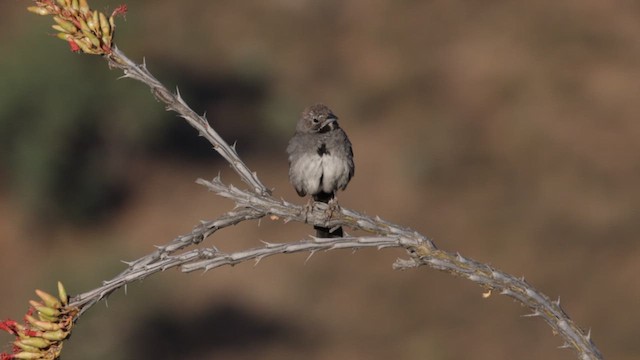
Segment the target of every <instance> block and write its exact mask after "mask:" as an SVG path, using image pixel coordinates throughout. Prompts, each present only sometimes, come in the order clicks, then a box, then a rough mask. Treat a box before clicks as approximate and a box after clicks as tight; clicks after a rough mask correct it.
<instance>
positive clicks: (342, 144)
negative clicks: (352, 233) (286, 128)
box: [287, 104, 355, 238]
mask: <svg viewBox="0 0 640 360" xmlns="http://www.w3.org/2000/svg"><path fill="white" fill-rule="evenodd" d="M287 153H288V155H289V181H290V182H291V184H292V185H293V187H294V188H295V190H296V192H297V193H298V195H300V196H301V197H304V196H306V195H311V196H312V198H313V200H314V201H316V202H323V203H326V204H328V205H329V207H328V210H329V216H330V214H331V213H332V212H333V211H334V210H335V208H336V207H337V198H336V192H337V191H338V190H345V189H346V188H347V184H349V181H350V180H351V178H352V177H353V175H354V173H355V165H354V162H353V149H352V148H351V142H350V141H349V137H347V134H346V133H345V132H344V130H342V128H340V125H338V117H337V116H336V115H335V114H334V113H333V111H331V109H329V107H327V106H326V105H324V104H315V105H311V106H309V107H307V108H306V109H304V111H303V112H302V114H301V116H300V119H299V120H298V123H297V124H296V130H295V133H294V135H293V137H292V138H291V140H290V141H289V144H288V146H287ZM312 206H313V204H312V203H311V200H309V203H308V205H307V210H308V209H309V208H311V207H312ZM314 228H315V229H316V236H317V237H320V238H333V237H343V236H344V232H343V231H342V227H338V228H335V229H333V231H332V229H329V228H326V227H323V226H314Z"/></svg>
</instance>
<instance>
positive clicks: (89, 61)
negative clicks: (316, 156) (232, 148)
mask: <svg viewBox="0 0 640 360" xmlns="http://www.w3.org/2000/svg"><path fill="white" fill-rule="evenodd" d="M28 5H30V2H29V1H3V2H2V3H0V30H1V31H0V54H2V56H0V273H1V274H3V275H2V281H1V283H0V284H1V285H0V286H1V287H2V296H0V309H1V310H2V312H1V314H0V317H4V318H6V317H12V318H20V317H21V314H23V313H24V311H25V309H26V306H27V300H28V299H30V298H33V296H34V295H33V289H34V288H36V287H38V288H43V289H45V290H50V291H53V289H54V286H55V281H56V280H62V281H63V282H64V283H65V284H66V285H67V288H68V289H69V291H70V292H72V293H76V292H82V291H86V290H88V289H91V288H93V287H95V286H97V285H98V284H99V283H100V281H102V280H104V279H108V278H110V277H111V276H113V275H115V274H117V273H118V272H119V271H121V270H122V269H123V267H124V265H123V264H122V263H120V260H131V259H135V258H137V257H139V256H142V255H143V254H146V253H148V252H150V251H152V249H153V247H152V246H153V245H154V244H161V243H165V242H167V241H169V240H171V239H173V238H174V237H176V236H178V235H180V234H184V233H187V232H189V231H190V230H191V228H192V227H193V226H194V225H196V224H197V223H198V221H199V220H200V219H213V218H215V217H216V216H217V215H219V214H221V213H222V212H224V211H226V210H228V209H230V208H231V207H232V204H231V203H230V202H229V201H226V200H223V199H220V198H218V197H216V196H215V195H214V194H212V193H208V192H207V191H206V190H205V189H204V188H202V187H200V186H198V185H196V184H195V183H194V180H195V179H196V178H198V177H204V178H211V177H214V176H215V175H216V174H218V172H222V176H223V179H224V180H227V181H229V182H233V183H234V184H236V185H238V186H242V183H241V182H240V181H239V180H238V179H237V177H236V176H235V175H234V174H233V173H232V171H231V170H230V169H229V168H228V166H227V165H226V164H224V163H223V162H222V161H221V159H220V157H219V156H218V155H217V154H216V153H215V152H214V151H212V150H210V146H209V145H207V143H206V142H205V141H204V140H203V139H202V138H199V137H197V136H196V133H195V132H194V131H193V130H191V129H190V128H189V127H188V126H187V125H186V124H185V123H184V122H183V121H182V120H180V119H178V118H176V116H175V115H174V114H169V113H165V112H164V111H163V109H162V106H161V105H160V104H159V103H157V102H156V101H155V100H153V98H152V97H151V95H150V94H149V91H148V89H147V88H146V87H145V86H143V85H141V84H139V83H136V82H133V81H131V80H116V78H117V77H118V76H120V73H119V72H117V71H109V70H108V69H107V67H106V63H105V62H104V61H102V60H101V59H100V58H99V57H91V56H81V55H77V54H72V53H70V52H69V51H68V47H67V45H66V44H65V43H63V42H62V41H59V40H57V39H55V38H54V37H52V36H48V35H49V34H52V33H53V30H51V29H50V28H49V26H50V23H51V19H49V18H45V17H38V16H35V15H33V14H30V13H27V12H26V11H25V7H26V6H28ZM92 5H93V7H95V8H98V9H106V8H109V9H113V8H114V7H115V6H117V5H119V3H115V2H106V1H94V2H93V3H92ZM128 5H129V13H128V14H127V17H126V21H125V20H123V19H119V21H118V30H117V34H116V40H117V41H116V42H117V44H118V45H119V47H120V48H121V49H123V50H124V52H125V53H127V54H128V55H129V56H130V57H131V58H134V59H136V60H138V61H141V60H142V58H143V57H146V60H147V64H148V66H149V68H150V70H151V71H152V72H153V73H154V74H155V75H157V77H158V78H159V79H161V81H163V82H164V83H165V84H166V85H168V86H169V87H174V86H179V87H180V90H181V92H182V94H183V96H184V98H185V99H186V100H187V102H188V103H190V104H191V105H192V106H193V107H194V109H196V110H197V111H199V112H207V114H208V117H209V119H210V121H211V123H212V124H213V126H214V127H215V128H216V129H218V130H219V132H220V133H221V134H222V135H223V136H224V138H225V139H227V140H228V141H230V142H233V141H234V140H237V141H238V149H239V152H240V154H241V156H243V158H244V159H245V160H246V162H247V163H248V165H249V166H250V167H252V168H253V169H255V170H257V172H258V174H259V176H260V178H261V179H262V180H263V181H264V182H265V183H266V184H267V185H268V186H271V187H273V188H275V195H276V196H279V197H280V196H281V197H284V198H286V199H287V200H290V201H294V202H298V203H303V202H304V201H305V200H303V199H299V198H298V197H297V195H295V192H294V191H292V189H291V188H290V185H289V184H288V183H287V159H286V154H285V152H284V149H285V147H286V143H287V141H288V138H289V137H290V136H291V135H292V132H293V128H294V123H295V121H296V119H297V116H298V114H299V112H300V111H301V110H302V108H304V107H305V106H307V105H309V104H311V103H314V102H317V101H322V102H325V103H327V104H329V105H330V106H331V107H332V108H333V110H334V111H335V112H336V113H337V114H338V116H339V117H340V119H341V124H342V126H343V128H344V129H346V131H347V132H348V134H349V136H350V137H351V140H352V142H353V145H354V151H355V156H356V168H357V171H356V176H355V178H354V179H353V180H352V182H351V184H350V186H349V188H348V189H347V191H346V192H345V193H343V194H342V195H340V201H341V204H342V205H343V206H345V207H349V208H353V209H356V210H359V211H363V212H365V213H367V214H370V215H380V216H381V217H383V218H385V219H388V220H390V221H393V222H397V223H399V224H403V225H407V226H410V227H412V228H414V229H416V230H418V231H420V232H422V233H424V234H426V235H428V236H430V237H432V238H433V239H434V240H435V241H436V243H437V244H438V245H439V246H440V247H441V248H443V249H446V250H449V251H459V252H460V253H462V254H464V255H465V256H468V257H472V258H475V259H477V260H480V261H483V262H487V263H490V264H492V265H494V266H496V267H497V268H499V269H502V270H504V271H507V272H509V273H512V274H514V275H518V276H519V275H524V276H525V277H526V278H527V280H528V281H529V282H530V283H531V284H533V285H534V286H535V287H537V288H538V289H540V290H541V291H543V292H544V293H545V294H547V295H549V296H550V297H552V298H555V297H557V296H560V297H561V298H562V304H563V306H564V308H565V310H566V311H567V312H568V313H569V315H570V316H571V317H572V319H573V320H574V321H575V322H576V323H577V324H579V325H580V326H582V327H584V328H585V329H588V328H591V329H592V334H593V338H594V340H595V342H596V344H597V345H598V346H599V348H600V349H601V350H602V352H603V354H604V355H605V357H607V358H610V359H637V358H638V357H639V356H640V341H638V334H639V332H638V329H639V328H640V315H639V313H638V306H639V305H640V281H639V280H638V274H640V262H639V261H638V260H639V259H640V246H639V245H638V240H637V234H638V233H639V232H640V212H639V211H638V209H640V190H639V189H638V184H639V181H640V163H639V160H640V159H639V153H640V142H639V141H638V138H639V137H640V124H639V122H638V119H639V118H640V101H639V100H640V81H639V80H640V41H639V40H638V39H639V35H640V3H638V2H637V1H595V0H583V1H549V0H543V1H536V2H528V1H483V2H478V3H475V2H460V1H393V2H391V1H388V2H382V1H363V0H360V1H334V0H329V1H304V0H303V1H292V0H275V1H243V2H237V1H215V2H204V1H191V0H189V1H181V2H176V1H165V0H155V1H136V2H131V3H129V4H128ZM311 231H312V230H311V228H310V227H309V226H304V225H300V224H289V225H283V224H281V223H276V222H270V221H268V220H264V221H262V222H261V223H260V224H258V223H256V222H247V223H243V224H241V225H240V226H237V227H235V228H233V229H226V230H224V231H221V232H219V233H218V234H216V235H215V236H214V237H213V238H210V239H209V240H208V241H207V242H206V244H211V245H212V244H215V245H216V246H218V247H219V248H221V249H223V250H233V249H240V248H247V247H253V246H259V245H260V243H259V240H265V241H272V242H283V241H294V240H299V239H302V238H304V237H305V236H306V235H307V234H309V233H311ZM402 256H404V254H403V253H402V252H401V251H395V250H386V251H374V250H369V251H360V252H358V253H357V254H352V253H350V252H332V253H328V254H324V253H323V254H316V255H315V256H314V257H312V258H311V259H310V260H309V261H308V262H307V263H306V264H305V261H304V260H305V257H306V255H304V254H299V255H287V256H278V257H274V258H270V259H266V260H265V261H263V262H261V263H260V265H259V266H257V267H252V266H251V265H250V264H242V265H239V266H237V267H234V268H223V269H217V270H215V271H212V272H210V273H207V274H205V275H203V276H201V275H200V274H188V275H185V274H181V273H179V272H177V271H169V272H167V273H163V274H159V275H156V276H153V277H152V278H149V279H147V280H145V281H144V282H142V283H136V284H133V285H131V286H129V288H128V294H127V295H126V296H125V295H124V293H123V292H119V293H117V294H115V295H113V296H112V297H111V298H109V301H108V308H107V307H105V306H104V305H103V304H100V305H98V306H95V307H94V308H93V309H91V311H90V312H89V313H87V314H86V315H85V316H84V317H83V318H82V319H81V320H80V322H79V323H78V326H77V328H76V330H75V332H74V334H73V338H72V339H71V340H70V341H69V343H68V344H67V346H66V348H65V358H66V359H134V358H135V359H214V358H216V359H220V358H224V359H255V358H259V359H282V358H286V359H300V358H305V359H389V358H393V359H436V360H438V359H573V358H575V354H574V353H573V352H572V351H571V350H561V349H557V346H559V345H561V344H562V342H561V339H560V338H558V337H557V336H553V335H552V333H551V330H550V329H549V328H548V327H547V326H546V324H545V323H544V322H543V321H542V320H541V319H538V318H535V319H530V318H522V317H521V315H524V314H525V313H527V310H526V309H524V308H522V307H520V306H518V305H517V304H516V303H514V302H513V301H511V300H510V299H508V298H504V297H501V296H492V297H490V298H489V299H483V298H482V297H481V292H482V289H481V288H479V287H478V286H476V285H474V284H472V283H470V282H468V281H464V280H461V279H457V278H452V277H451V276H448V275H446V274H442V273H438V272H436V271H434V270H430V269H426V268H425V269H420V270H416V271H407V272H395V271H392V270H391V264H392V262H393V261H394V259H395V258H397V257H402ZM9 340H10V337H9V336H7V335H0V341H1V342H2V343H6V342H8V341H9ZM5 350H6V349H5Z"/></svg>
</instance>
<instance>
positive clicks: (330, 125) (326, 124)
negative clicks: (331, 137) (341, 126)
mask: <svg viewBox="0 0 640 360" xmlns="http://www.w3.org/2000/svg"><path fill="white" fill-rule="evenodd" d="M337 120H338V118H336V117H333V116H330V117H328V118H327V119H326V120H325V121H323V122H322V124H321V125H320V129H321V130H324V131H327V130H333V129H334V128H335V124H336V121H337Z"/></svg>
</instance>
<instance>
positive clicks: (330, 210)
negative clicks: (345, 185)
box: [324, 196, 340, 219]
mask: <svg viewBox="0 0 640 360" xmlns="http://www.w3.org/2000/svg"><path fill="white" fill-rule="evenodd" d="M338 212H340V205H339V204H338V199H337V198H336V197H335V196H334V197H332V198H331V200H329V202H328V203H327V209H326V210H325V211H324V214H325V216H326V217H327V219H331V218H332V217H333V214H335V213H338Z"/></svg>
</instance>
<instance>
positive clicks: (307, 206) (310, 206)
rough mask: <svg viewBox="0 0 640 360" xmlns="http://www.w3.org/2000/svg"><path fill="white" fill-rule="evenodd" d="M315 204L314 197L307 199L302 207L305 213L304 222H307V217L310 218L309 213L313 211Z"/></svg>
mask: <svg viewBox="0 0 640 360" xmlns="http://www.w3.org/2000/svg"><path fill="white" fill-rule="evenodd" d="M313 204H314V201H313V198H310V199H309V201H307V203H306V204H305V205H304V207H303V208H302V212H303V214H304V222H307V219H308V218H309V213H310V212H311V211H313Z"/></svg>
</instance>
